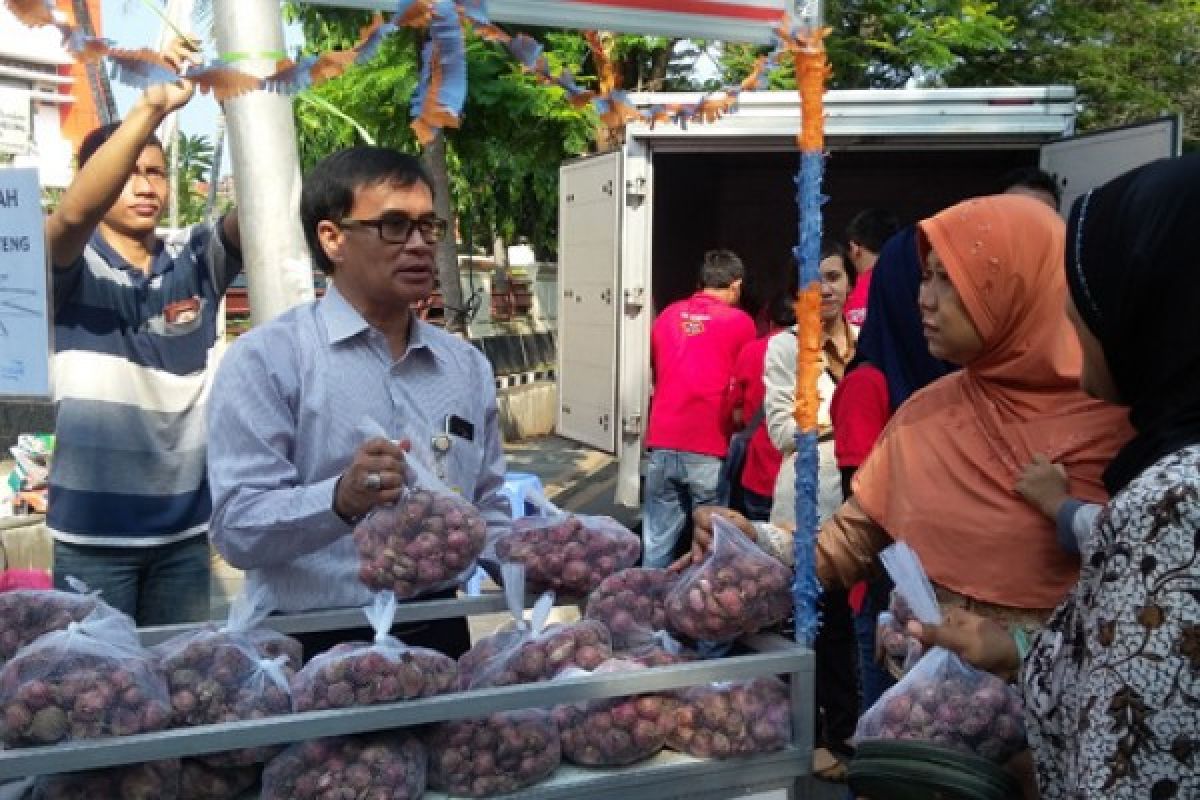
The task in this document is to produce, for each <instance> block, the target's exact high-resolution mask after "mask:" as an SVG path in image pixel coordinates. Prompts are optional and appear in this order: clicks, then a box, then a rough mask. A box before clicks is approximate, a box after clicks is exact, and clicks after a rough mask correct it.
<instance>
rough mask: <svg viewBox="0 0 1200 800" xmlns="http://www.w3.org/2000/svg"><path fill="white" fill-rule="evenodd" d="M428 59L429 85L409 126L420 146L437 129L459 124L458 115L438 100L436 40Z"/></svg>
mask: <svg viewBox="0 0 1200 800" xmlns="http://www.w3.org/2000/svg"><path fill="white" fill-rule="evenodd" d="M429 59H430V70H429V87H428V88H427V89H426V90H425V102H424V103H422V104H421V114H420V116H418V117H417V118H416V119H414V120H413V121H412V124H411V125H410V126H409V127H411V128H412V129H413V133H415V134H416V135H417V141H419V142H420V143H421V146H422V147H425V146H427V145H428V144H429V143H430V142H432V141H433V140H434V139H436V138H437V133H438V130H439V129H441V128H457V127H458V125H459V119H458V115H457V114H455V113H454V112H453V111H451V110H450V109H448V108H444V107H443V106H442V105H441V104H440V103H439V102H438V92H439V90H440V89H441V88H442V56H441V48H439V47H438V46H437V43H436V42H435V43H434V45H433V48H432V49H431V50H430V53H429Z"/></svg>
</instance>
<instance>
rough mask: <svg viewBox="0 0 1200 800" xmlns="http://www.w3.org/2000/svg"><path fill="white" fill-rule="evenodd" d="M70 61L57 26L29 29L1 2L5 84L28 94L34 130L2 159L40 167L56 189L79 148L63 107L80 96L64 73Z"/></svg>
mask: <svg viewBox="0 0 1200 800" xmlns="http://www.w3.org/2000/svg"><path fill="white" fill-rule="evenodd" d="M71 63H72V60H71V58H70V56H68V55H67V53H66V52H65V51H64V50H63V48H62V37H61V35H60V34H59V32H58V31H57V30H55V29H54V28H53V27H48V26H46V27H41V28H32V29H31V28H27V27H26V26H24V25H23V24H21V23H20V22H18V21H17V19H16V18H15V17H13V15H12V14H11V13H10V12H9V11H8V9H7V8H6V7H4V6H0V86H3V87H4V88H5V89H6V90H7V93H8V94H10V96H11V94H13V93H17V94H24V95H25V96H26V97H27V98H28V107H27V108H28V111H27V114H28V116H27V120H28V127H29V132H30V135H29V138H28V139H27V141H26V144H25V146H24V147H19V146H18V147H16V148H15V152H14V151H13V150H8V151H6V152H5V153H4V156H3V158H4V161H6V162H10V163H12V164H13V165H15V166H19V167H25V166H28V167H36V168H37V169H38V170H39V173H40V177H41V181H42V185H43V186H46V187H51V188H62V187H65V186H66V185H67V183H69V182H70V179H71V158H72V154H73V153H74V150H75V148H74V145H73V144H72V142H71V140H70V139H69V138H67V137H66V136H64V134H63V128H62V112H61V110H60V109H62V108H63V107H64V106H65V107H69V106H71V105H72V104H73V103H74V100H75V98H74V97H73V96H72V94H71V92H72V89H73V87H74V86H75V85H76V84H75V83H74V82H73V80H72V78H71V76H70V75H69V74H68V73H64V72H63V70H68V69H69V68H70V65H71ZM85 87H86V85H85ZM18 107H19V105H18Z"/></svg>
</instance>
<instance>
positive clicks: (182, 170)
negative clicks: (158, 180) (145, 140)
mask: <svg viewBox="0 0 1200 800" xmlns="http://www.w3.org/2000/svg"><path fill="white" fill-rule="evenodd" d="M172 148H173V149H174V153H173V154H172V160H173V161H175V162H176V163H177V164H178V172H177V174H176V181H175V185H174V186H173V187H172V188H173V191H174V192H175V194H176V196H177V197H178V198H179V224H181V225H190V224H192V223H194V222H199V221H200V220H201V219H202V218H203V217H204V204H205V196H204V195H203V194H202V193H201V192H199V191H197V184H201V183H208V182H211V181H212V180H214V179H215V176H214V175H213V155H214V149H213V145H212V142H211V141H209V138H208V137H207V136H205V135H204V134H197V135H195V136H189V135H187V134H186V133H183V132H182V131H180V132H179V134H178V136H176V137H175V141H174V142H172Z"/></svg>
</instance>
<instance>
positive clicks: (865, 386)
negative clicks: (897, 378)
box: [829, 364, 892, 467]
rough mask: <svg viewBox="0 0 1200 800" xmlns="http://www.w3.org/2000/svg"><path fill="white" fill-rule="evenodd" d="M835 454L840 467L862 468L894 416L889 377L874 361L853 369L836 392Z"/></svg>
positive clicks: (832, 414) (833, 416) (833, 415)
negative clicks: (888, 382) (873, 363)
mask: <svg viewBox="0 0 1200 800" xmlns="http://www.w3.org/2000/svg"><path fill="white" fill-rule="evenodd" d="M829 416H830V418H831V419H832V420H833V453H834V456H835V457H836V458H837V465H838V466H839V467H860V466H862V463H863V462H864V461H866V460H867V454H868V453H870V452H871V448H872V447H874V446H875V440H876V439H878V438H879V434H881V433H883V429H884V427H886V426H887V423H888V419H889V418H890V417H891V416H892V408H891V401H890V400H889V399H888V385H887V378H886V377H885V376H884V374H883V373H882V372H880V371H879V370H878V369H876V368H875V367H873V366H871V365H870V364H862V365H860V366H858V367H857V368H855V369H853V370H851V371H850V372H849V373H848V374H847V375H846V377H845V378H843V379H842V382H841V383H839V384H838V387H837V390H836V391H835V392H834V393H833V400H832V401H831V402H830V406H829Z"/></svg>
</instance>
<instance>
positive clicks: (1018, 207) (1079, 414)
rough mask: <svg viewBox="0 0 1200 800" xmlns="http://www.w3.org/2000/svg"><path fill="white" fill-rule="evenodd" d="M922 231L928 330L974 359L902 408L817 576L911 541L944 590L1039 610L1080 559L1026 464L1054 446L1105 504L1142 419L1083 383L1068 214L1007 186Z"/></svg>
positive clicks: (857, 568) (852, 575)
mask: <svg viewBox="0 0 1200 800" xmlns="http://www.w3.org/2000/svg"><path fill="white" fill-rule="evenodd" d="M919 231H920V235H919V237H918V247H919V248H920V250H921V253H920V255H921V261H922V264H923V265H924V266H923V273H922V280H921V292H920V299H919V302H920V307H921V318H922V322H923V324H924V331H925V338H926V340H927V341H928V343H929V349H930V352H931V353H932V354H933V355H934V356H936V357H938V358H942V359H945V360H947V361H951V362H953V363H956V364H960V365H961V366H962V367H963V369H962V370H960V371H959V372H957V373H954V374H951V375H948V376H946V377H944V378H941V379H939V380H937V381H935V382H934V383H932V384H931V385H929V386H928V387H926V388H925V389H923V390H922V391H920V392H918V393H917V394H915V395H913V396H912V398H910V399H909V400H908V401H907V402H906V403H905V404H904V405H902V406H901V407H900V408H899V409H898V410H897V412H896V414H895V416H894V417H893V418H892V420H891V422H890V423H889V425H888V427H887V428H886V429H885V430H884V432H883V434H882V436H881V437H880V439H879V442H878V443H877V445H876V447H875V449H874V450H873V451H872V453H871V455H870V456H868V458H867V460H866V462H865V463H864V464H863V465H862V467H861V469H860V470H859V471H858V474H857V475H856V476H855V479H854V495H853V497H852V498H851V499H850V500H849V501H847V503H846V504H845V505H843V506H842V508H841V509H840V510H839V511H838V513H837V514H836V515H835V516H834V518H833V519H831V520H830V521H829V522H827V523H826V524H825V525H824V526H823V527H822V529H821V533H820V536H819V538H818V542H817V570H818V574H819V577H820V579H821V583H822V584H823V585H824V586H825V587H826V588H832V587H837V586H850V585H852V584H853V583H854V582H855V581H857V580H859V579H860V578H862V577H864V576H868V575H870V574H872V573H873V572H874V571H875V569H876V561H875V556H876V554H877V553H878V552H879V551H880V550H882V549H883V548H884V547H886V546H887V545H889V544H891V542H892V540H903V541H906V542H908V543H909V544H910V545H911V546H912V547H913V548H914V549H915V550H916V551H917V553H918V554H919V555H920V557H921V562H922V563H923V564H924V566H925V569H926V571H927V572H928V573H929V576H930V578H931V579H932V580H933V582H934V583H935V584H936V585H937V586H938V587H939V589H940V590H942V592H941V593H942V594H943V599H944V600H948V601H950V602H951V603H953V604H961V605H966V606H971V607H974V608H976V609H978V610H982V611H984V612H985V613H986V611H987V610H988V608H989V607H996V606H999V607H1002V608H1003V610H1015V609H1021V610H1024V611H1026V612H1028V614H1026V615H1021V616H1026V617H1028V618H1032V619H1033V620H1037V621H1040V619H1044V617H1045V616H1046V615H1047V614H1048V613H1049V610H1050V609H1052V608H1053V607H1054V606H1055V605H1057V604H1058V602H1059V601H1060V600H1062V598H1063V597H1064V596H1065V595H1066V594H1067V592H1068V590H1069V589H1070V588H1071V586H1072V585H1074V583H1075V580H1076V578H1077V577H1078V573H1079V562H1078V558H1077V557H1076V556H1074V555H1071V554H1068V553H1067V552H1065V551H1064V550H1062V549H1061V548H1060V547H1059V545H1058V542H1057V540H1056V537H1055V531H1054V526H1053V524H1052V523H1051V522H1050V521H1049V520H1047V519H1046V518H1045V517H1044V516H1042V514H1041V513H1039V512H1038V511H1037V510H1036V509H1034V508H1033V507H1032V506H1030V505H1028V504H1026V503H1025V501H1023V500H1022V499H1021V498H1020V497H1019V496H1018V495H1017V493H1016V492H1015V491H1014V490H1013V487H1014V484H1015V483H1016V481H1017V479H1018V478H1019V477H1020V472H1021V468H1022V467H1023V466H1024V465H1026V464H1028V463H1030V462H1031V461H1032V460H1033V457H1034V455H1035V454H1043V455H1045V456H1047V457H1049V459H1050V460H1051V461H1053V462H1055V463H1058V464H1061V465H1063V466H1064V467H1065V468H1066V471H1067V475H1068V477H1069V479H1070V488H1071V494H1072V495H1073V496H1075V497H1078V498H1081V499H1083V500H1087V501H1092V502H1103V501H1104V500H1105V499H1106V497H1107V495H1106V493H1105V490H1104V485H1103V482H1102V480H1101V474H1102V472H1103V471H1104V468H1105V466H1106V465H1107V464H1108V462H1109V461H1110V460H1111V459H1112V457H1113V455H1114V454H1115V453H1116V452H1117V450H1118V449H1119V448H1120V447H1121V445H1122V444H1123V443H1124V442H1125V441H1126V440H1127V439H1129V437H1130V435H1131V431H1130V429H1129V428H1128V425H1127V422H1126V419H1125V413H1124V412H1123V411H1122V410H1120V409H1118V408H1116V407H1114V406H1110V405H1108V404H1105V403H1101V402H1099V401H1096V400H1093V399H1091V398H1089V397H1087V396H1086V395H1084V394H1083V392H1082V391H1081V390H1080V389H1079V372H1080V368H1081V365H1082V356H1081V353H1080V350H1079V344H1078V342H1077V340H1076V338H1075V336H1074V335H1072V332H1071V329H1070V324H1069V323H1068V321H1067V318H1066V316H1065V314H1064V311H1063V308H1064V303H1065V300H1066V283H1065V280H1064V277H1063V252H1064V249H1063V239H1064V225H1063V222H1062V220H1061V219H1060V218H1059V217H1058V215H1057V214H1055V213H1054V212H1053V211H1052V210H1050V209H1049V208H1048V207H1047V206H1046V205H1045V204H1044V203H1041V202H1039V201H1037V200H1034V199H1031V198H1028V197H1022V196H1015V195H997V196H993V197H982V198H976V199H972V200H968V201H966V202H964V203H960V204H958V205H956V206H953V207H951V208H949V209H947V210H946V211H943V212H941V213H939V214H937V215H936V216H934V217H931V218H929V219H927V220H925V221H923V222H921V223H920V226H919ZM946 590H949V591H946ZM995 610H996V611H997V613H998V614H1001V613H1003V611H1002V609H995Z"/></svg>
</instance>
